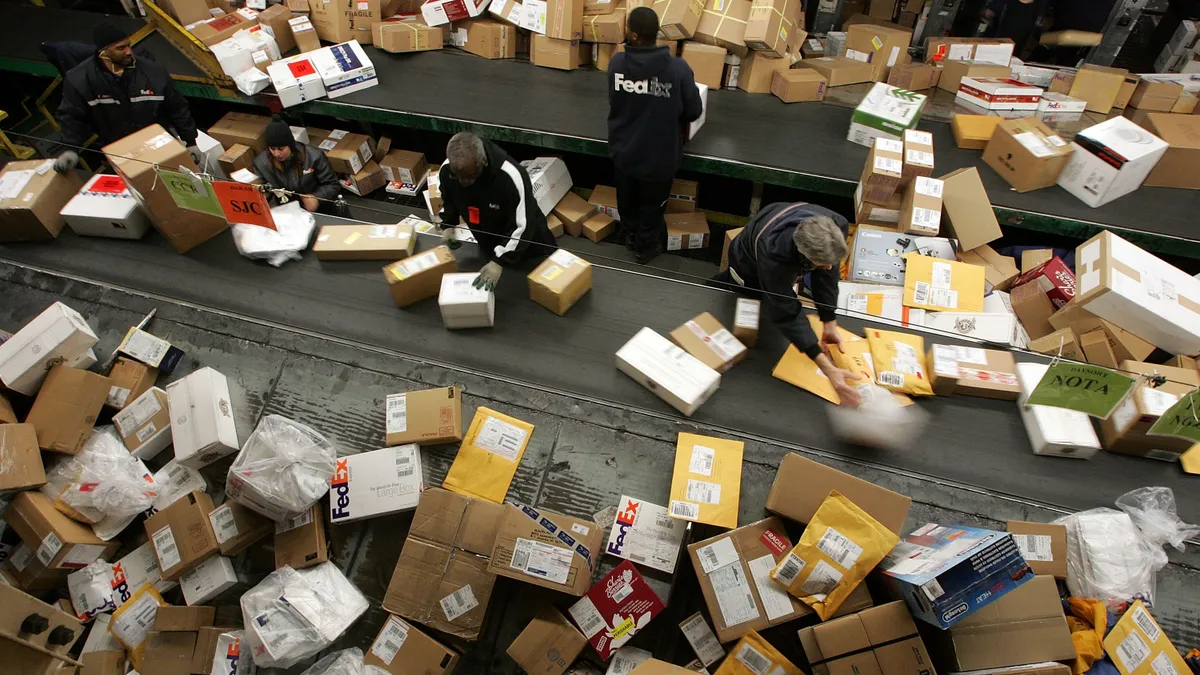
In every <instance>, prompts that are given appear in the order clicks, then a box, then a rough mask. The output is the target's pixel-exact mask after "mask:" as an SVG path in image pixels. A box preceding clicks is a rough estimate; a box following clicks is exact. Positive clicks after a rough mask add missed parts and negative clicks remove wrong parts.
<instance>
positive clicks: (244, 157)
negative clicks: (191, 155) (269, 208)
mask: <svg viewBox="0 0 1200 675" xmlns="http://www.w3.org/2000/svg"><path fill="white" fill-rule="evenodd" d="M276 7H278V5H276ZM254 156H255V152H254V151H253V150H251V149H250V148H249V147H247V146H245V145H242V144H241V143H234V144H233V145H231V146H229V148H228V149H227V150H226V151H225V152H223V153H221V156H220V157H218V158H217V164H220V165H221V169H222V170H224V171H225V175H227V176H232V175H233V172H234V171H237V170H238V169H245V170H247V171H253V170H254Z"/></svg>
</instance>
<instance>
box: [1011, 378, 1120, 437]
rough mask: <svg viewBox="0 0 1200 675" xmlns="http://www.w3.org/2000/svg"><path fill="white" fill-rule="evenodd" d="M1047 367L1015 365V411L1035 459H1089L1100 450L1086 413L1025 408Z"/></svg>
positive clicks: (1042, 406)
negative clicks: (1018, 388)
mask: <svg viewBox="0 0 1200 675" xmlns="http://www.w3.org/2000/svg"><path fill="white" fill-rule="evenodd" d="M1048 368H1049V366H1047V365H1045V364H1041V363H1018V364H1017V380H1018V381H1019V382H1020V383H1021V398H1020V399H1018V400H1017V409H1018V410H1019V411H1020V412H1021V421H1022V422H1024V423H1025V432H1026V433H1028V434H1029V443H1030V445H1032V446H1033V454H1035V455H1051V456H1055V457H1074V458H1076V459H1090V458H1091V456H1092V455H1094V454H1096V452H1098V451H1099V450H1100V439H1098V438H1096V430H1095V429H1093V428H1092V421H1091V418H1089V417H1088V415H1087V413H1081V412H1079V411H1076V410H1068V409H1066V408H1052V407H1050V406H1044V405H1025V401H1026V400H1028V398H1029V395H1030V394H1032V393H1033V390H1034V388H1035V387H1037V384H1038V382H1041V380H1042V377H1044V376H1045V375H1046V370H1047V369H1048Z"/></svg>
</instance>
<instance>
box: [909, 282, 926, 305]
mask: <svg viewBox="0 0 1200 675" xmlns="http://www.w3.org/2000/svg"><path fill="white" fill-rule="evenodd" d="M913 304H914V305H928V304H929V284H928V283H927V282H924V281H918V282H916V283H915V284H913Z"/></svg>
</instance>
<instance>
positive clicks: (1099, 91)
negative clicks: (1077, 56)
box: [1067, 63, 1129, 115]
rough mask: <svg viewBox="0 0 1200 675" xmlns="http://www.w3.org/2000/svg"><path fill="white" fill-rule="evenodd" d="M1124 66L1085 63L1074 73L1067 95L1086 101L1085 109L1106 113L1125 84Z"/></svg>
mask: <svg viewBox="0 0 1200 675" xmlns="http://www.w3.org/2000/svg"><path fill="white" fill-rule="evenodd" d="M1128 74H1129V71H1128V70H1125V69H1124V68H1108V67H1105V66H1097V65H1094V64H1091V63H1086V64H1084V65H1083V66H1082V67H1080V68H1079V70H1078V71H1077V72H1076V73H1075V80H1074V81H1073V82H1072V83H1071V90H1070V91H1068V92H1067V95H1068V96H1070V97H1071V98H1077V99H1080V100H1082V101H1085V102H1086V106H1085V109H1086V110H1088V111H1090V112H1094V113H1100V114H1101V115H1107V114H1108V112H1109V111H1110V110H1112V109H1113V104H1115V103H1116V101H1117V96H1118V95H1119V94H1120V93H1121V88H1122V87H1123V86H1125V76H1126V75H1128Z"/></svg>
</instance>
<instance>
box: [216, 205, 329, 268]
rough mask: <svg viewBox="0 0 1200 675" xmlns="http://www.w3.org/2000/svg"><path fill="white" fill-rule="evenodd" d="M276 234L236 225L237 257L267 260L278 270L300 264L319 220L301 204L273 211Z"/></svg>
mask: <svg viewBox="0 0 1200 675" xmlns="http://www.w3.org/2000/svg"><path fill="white" fill-rule="evenodd" d="M271 217H272V218H274V220H275V228H276V229H274V230H269V229H267V228H265V227H259V226H257V225H246V224H244V223H233V227H232V231H233V243H234V244H236V245H237V249H238V253H241V254H242V255H244V256H246V257H247V258H252V259H256V260H266V261H267V262H268V263H270V264H271V265H273V266H275V267H279V266H280V265H282V264H283V263H285V262H287V261H289V260H300V259H301V256H300V254H301V253H302V252H303V251H305V250H306V249H307V248H308V245H309V243H310V242H311V241H312V235H313V230H315V229H316V226H317V220H316V218H314V217H313V214H311V213H309V212H308V211H305V210H304V208H303V207H302V206H301V205H300V202H298V201H292V202H288V203H287V204H282V205H280V206H276V207H273V208H272V209H271Z"/></svg>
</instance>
